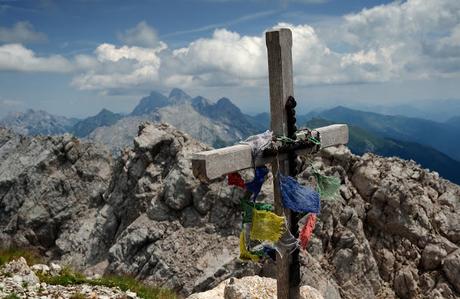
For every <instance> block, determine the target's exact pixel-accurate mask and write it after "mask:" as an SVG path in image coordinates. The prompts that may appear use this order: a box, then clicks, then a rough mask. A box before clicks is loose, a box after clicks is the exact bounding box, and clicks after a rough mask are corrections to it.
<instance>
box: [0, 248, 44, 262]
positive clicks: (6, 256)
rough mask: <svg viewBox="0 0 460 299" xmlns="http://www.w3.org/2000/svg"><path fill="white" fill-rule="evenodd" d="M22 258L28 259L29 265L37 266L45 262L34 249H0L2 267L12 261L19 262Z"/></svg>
mask: <svg viewBox="0 0 460 299" xmlns="http://www.w3.org/2000/svg"><path fill="white" fill-rule="evenodd" d="M21 256H22V257H23V258H25V259H26V261H27V264H28V265H35V264H39V263H42V262H43V260H42V259H41V258H40V255H39V254H38V253H37V252H36V251H34V250H32V249H19V248H14V247H11V248H6V249H0V266H2V265H4V264H6V263H8V262H11V261H12V260H17V259H18V258H20V257H21Z"/></svg>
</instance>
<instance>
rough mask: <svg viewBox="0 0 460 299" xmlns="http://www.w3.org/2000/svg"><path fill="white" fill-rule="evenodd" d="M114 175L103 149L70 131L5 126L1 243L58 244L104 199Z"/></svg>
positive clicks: (0, 138) (0, 139) (0, 166)
mask: <svg viewBox="0 0 460 299" xmlns="http://www.w3.org/2000/svg"><path fill="white" fill-rule="evenodd" d="M111 175H112V160H111V158H110V156H109V155H108V152H106V151H104V150H103V149H102V148H99V147H97V146H94V145H92V144H89V143H83V142H80V141H79V140H78V139H75V138H73V137H71V136H70V135H64V136H59V137H36V138H30V137H24V136H21V135H16V134H14V133H12V132H11V131H8V130H4V129H0V244H2V246H4V247H7V246H19V247H28V246H34V247H38V248H46V249H47V248H52V247H54V246H55V243H56V242H58V239H59V236H60V235H62V232H63V231H70V230H73V229H75V225H74V224H75V223H76V222H78V221H83V222H84V221H86V219H87V216H89V214H90V213H91V211H92V210H94V209H95V208H96V206H97V205H98V204H99V203H100V202H101V201H102V195H103V193H104V192H105V191H106V189H107V187H108V183H109V182H110V178H111ZM71 242H73V241H72V240H70V239H66V240H65V241H64V240H62V241H61V243H65V244H69V243H71ZM63 249H64V248H63Z"/></svg>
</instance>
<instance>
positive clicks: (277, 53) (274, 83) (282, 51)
mask: <svg viewBox="0 0 460 299" xmlns="http://www.w3.org/2000/svg"><path fill="white" fill-rule="evenodd" d="M265 39H266V44H267V52H268V78H269V85H270V129H271V131H273V135H274V136H289V134H290V133H292V132H289V131H290V130H291V131H292V125H291V129H290V128H289V127H290V125H289V121H291V122H292V119H293V120H294V122H295V117H294V116H293V115H292V114H291V115H289V111H288V110H289V109H287V105H286V103H287V102H288V99H290V98H291V97H292V98H293V97H294V86H293V85H294V84H293V70H292V32H291V30H289V29H286V28H281V29H277V30H274V31H269V32H266V35H265ZM294 128H295V127H294ZM311 134H312V136H313V137H315V138H316V139H318V140H319V141H320V146H319V147H318V146H305V147H304V148H296V150H295V153H296V154H305V153H308V154H311V153H313V152H315V151H317V150H319V149H322V148H326V147H329V146H335V145H341V144H347V143H348V126H347V125H344V124H336V125H331V126H327V127H322V128H317V129H314V130H312V132H311ZM292 157H293V156H292V155H290V153H289V152H288V153H286V152H285V153H277V154H276V155H275V156H268V157H267V156H265V155H264V156H263V157H258V158H257V159H256V160H255V161H253V156H252V150H251V146H250V145H247V144H238V145H234V146H229V147H225V148H220V149H215V150H210V151H205V152H199V153H195V154H193V155H192V169H193V174H194V175H195V176H196V177H197V178H199V179H200V180H204V181H210V180H213V179H217V178H219V177H221V176H223V175H225V174H228V173H233V172H236V171H239V170H243V169H248V168H252V167H254V165H255V166H262V165H265V164H271V165H272V172H273V173H276V172H277V171H279V172H280V173H282V174H284V175H295V170H294V169H292V168H293V167H292V165H293V164H292V162H293V161H292V159H293V158H292ZM278 161H279V163H278ZM290 165H291V167H290ZM290 168H291V169H290ZM273 194H274V203H275V213H276V214H278V215H280V216H283V215H284V216H285V217H286V223H287V226H288V228H289V230H290V231H291V233H292V234H293V235H294V236H298V231H297V230H298V228H297V225H296V221H295V220H296V217H295V213H293V212H291V210H289V209H287V208H284V207H283V205H282V201H281V191H280V185H279V178H278V176H273ZM286 233H288V232H286ZM286 250H287V249H282V248H281V251H284V252H280V253H278V254H277V257H276V268H277V298H279V299H287V298H290V299H297V298H299V287H300V264H299V249H296V250H295V251H294V252H293V253H291V254H289V252H287V251H286Z"/></svg>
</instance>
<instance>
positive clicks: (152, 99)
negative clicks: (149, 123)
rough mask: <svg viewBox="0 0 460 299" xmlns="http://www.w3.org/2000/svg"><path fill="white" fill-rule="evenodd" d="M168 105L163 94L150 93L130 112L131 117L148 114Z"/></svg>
mask: <svg viewBox="0 0 460 299" xmlns="http://www.w3.org/2000/svg"><path fill="white" fill-rule="evenodd" d="M167 105H169V100H168V98H167V97H165V96H164V95H163V94H161V93H159V92H156V91H152V92H150V95H149V96H147V97H144V98H142V99H141V100H140V102H139V104H137V106H136V107H135V108H134V110H133V111H132V112H131V115H133V116H139V115H144V114H149V113H151V112H153V111H155V110H156V109H158V108H161V107H165V106H167Z"/></svg>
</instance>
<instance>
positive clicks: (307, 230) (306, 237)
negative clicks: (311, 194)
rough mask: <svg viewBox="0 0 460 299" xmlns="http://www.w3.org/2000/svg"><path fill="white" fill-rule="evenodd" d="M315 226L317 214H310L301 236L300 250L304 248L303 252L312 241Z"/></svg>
mask: <svg viewBox="0 0 460 299" xmlns="http://www.w3.org/2000/svg"><path fill="white" fill-rule="evenodd" d="M315 224H316V214H313V213H310V214H308V216H307V221H306V222H305V225H304V226H303V228H302V230H301V231H300V234H299V239H300V248H302V249H303V250H305V249H306V248H307V245H308V242H309V241H310V239H311V236H312V233H313V229H314V228H315Z"/></svg>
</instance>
